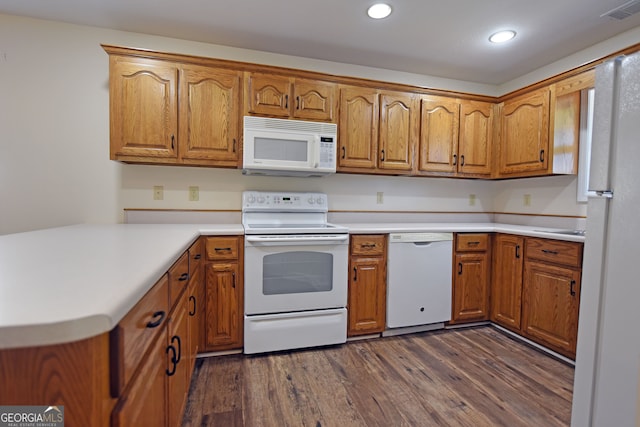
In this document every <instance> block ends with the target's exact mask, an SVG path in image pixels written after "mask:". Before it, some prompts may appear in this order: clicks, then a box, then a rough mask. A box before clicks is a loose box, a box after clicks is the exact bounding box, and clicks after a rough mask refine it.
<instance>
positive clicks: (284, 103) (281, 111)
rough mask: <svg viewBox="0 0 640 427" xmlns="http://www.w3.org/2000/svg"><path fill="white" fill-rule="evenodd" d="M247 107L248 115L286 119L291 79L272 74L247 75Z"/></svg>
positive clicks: (289, 108) (288, 109) (289, 109)
mask: <svg viewBox="0 0 640 427" xmlns="http://www.w3.org/2000/svg"><path fill="white" fill-rule="evenodd" d="M246 91H247V97H248V102H247V107H248V109H249V113H253V114H263V115H267V116H276V117H284V118H288V117H289V116H290V112H291V105H290V99H289V95H290V94H291V79H290V78H289V77H285V76H277V75H272V74H261V73H247V77H246Z"/></svg>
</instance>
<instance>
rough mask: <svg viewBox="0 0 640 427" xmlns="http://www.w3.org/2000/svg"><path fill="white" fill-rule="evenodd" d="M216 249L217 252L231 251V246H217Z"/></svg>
mask: <svg viewBox="0 0 640 427" xmlns="http://www.w3.org/2000/svg"><path fill="white" fill-rule="evenodd" d="M214 250H215V251H216V252H229V251H231V248H215V249H214Z"/></svg>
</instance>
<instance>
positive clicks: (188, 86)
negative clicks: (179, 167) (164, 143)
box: [179, 66, 242, 166]
mask: <svg viewBox="0 0 640 427" xmlns="http://www.w3.org/2000/svg"><path fill="white" fill-rule="evenodd" d="M241 91H242V86H241V73H240V72H237V71H231V70H225V69H216V68H208V67H200V66H189V67H182V68H181V69H180V103H179V105H180V116H179V117H180V120H179V122H180V134H179V157H180V159H181V160H182V162H183V163H185V164H202V163H207V162H208V161H211V162H212V163H215V164H217V165H219V166H222V165H226V166H237V165H238V160H239V153H240V114H239V113H240V111H239V108H240V103H239V101H240V99H241V93H242V92H241Z"/></svg>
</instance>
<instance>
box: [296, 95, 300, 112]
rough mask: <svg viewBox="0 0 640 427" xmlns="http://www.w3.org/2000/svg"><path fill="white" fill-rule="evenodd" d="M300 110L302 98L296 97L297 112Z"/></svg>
mask: <svg viewBox="0 0 640 427" xmlns="http://www.w3.org/2000/svg"><path fill="white" fill-rule="evenodd" d="M299 109H300V96H296V110H299Z"/></svg>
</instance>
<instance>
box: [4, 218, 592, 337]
mask: <svg viewBox="0 0 640 427" xmlns="http://www.w3.org/2000/svg"><path fill="white" fill-rule="evenodd" d="M342 225H345V226H347V227H348V228H349V230H350V232H351V233H358V234H363V233H400V232H502V233H512V234H521V235H526V236H537V237H545V238H551V239H558V240H568V241H576V242H582V241H584V237H583V236H573V235H558V234H553V233H548V232H540V231H539V230H553V229H550V228H548V227H530V226H520V225H509V224H494V223H402V224H394V223H375V224H342ZM243 233H244V229H243V227H242V225H241V224H112V225H74V226H69V227H58V228H51V229H45V230H37V231H30V232H25V233H16V234H8V235H4V236H0V349H2V348H17V347H25V346H38V345H49V344H58V343H65V342H71V341H76V340H80V339H84V338H89V337H92V336H95V335H98V334H101V333H104V332H108V331H110V330H111V329H113V328H114V327H115V326H116V325H117V324H118V322H119V321H120V320H121V319H122V318H123V317H124V316H125V314H126V313H127V312H128V311H129V310H131V308H133V306H134V305H135V304H136V303H137V302H138V301H139V300H140V299H141V298H142V296H143V295H144V294H145V293H146V292H147V291H148V290H149V289H151V287H152V286H153V285H154V284H155V283H156V281H157V280H158V279H160V278H161V277H162V275H163V274H164V273H165V272H166V271H167V270H168V269H169V268H170V267H171V265H172V264H173V263H174V262H175V261H176V260H177V259H178V258H179V257H180V255H181V254H182V253H183V252H184V251H185V250H187V249H188V248H189V246H190V245H191V244H192V243H193V242H194V241H195V240H196V239H197V238H198V236H200V235H241V234H243Z"/></svg>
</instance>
